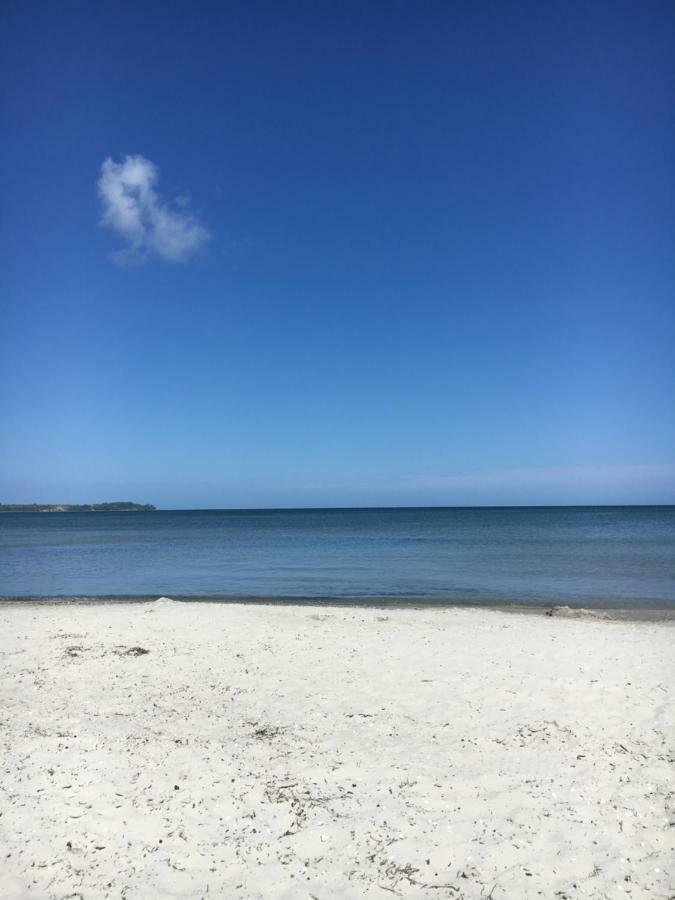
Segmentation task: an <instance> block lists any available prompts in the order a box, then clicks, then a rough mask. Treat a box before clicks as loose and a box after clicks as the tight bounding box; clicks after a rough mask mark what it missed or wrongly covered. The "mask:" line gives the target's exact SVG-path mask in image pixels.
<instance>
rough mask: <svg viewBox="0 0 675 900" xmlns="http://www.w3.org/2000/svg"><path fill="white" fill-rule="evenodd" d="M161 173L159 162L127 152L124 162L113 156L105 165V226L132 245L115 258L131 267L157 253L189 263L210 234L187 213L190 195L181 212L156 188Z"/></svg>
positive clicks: (102, 185) (184, 199)
mask: <svg viewBox="0 0 675 900" xmlns="http://www.w3.org/2000/svg"><path fill="white" fill-rule="evenodd" d="M158 177H159V172H158V169H157V166H155V164H154V163H153V162H151V161H150V160H149V159H145V157H143V156H126V157H125V158H124V161H123V162H120V163H116V162H114V161H113V160H112V159H110V158H108V159H106V160H105V162H104V163H103V165H102V166H101V177H100V178H99V181H98V193H99V197H100V198H101V202H102V203H103V217H102V219H101V224H102V225H105V226H106V227H108V228H111V229H112V230H113V231H116V232H117V234H119V235H120V236H121V237H122V238H124V240H125V241H126V244H127V246H126V247H125V248H124V249H123V250H120V251H118V252H117V253H116V254H115V255H114V257H113V258H114V259H115V261H116V262H119V263H122V264H125V265H128V264H131V263H134V262H142V261H143V260H144V259H146V258H147V257H148V256H152V255H155V256H159V257H161V258H162V259H166V260H168V261H169V262H184V261H185V260H186V259H188V258H189V257H190V256H192V255H193V254H194V253H195V252H196V251H197V250H199V249H200V247H202V246H203V245H204V244H205V243H206V241H208V240H209V238H210V237H211V235H210V234H209V232H208V231H207V229H206V228H204V226H203V225H202V224H201V223H200V222H199V221H198V220H197V219H196V218H194V216H191V215H190V214H189V213H187V212H185V211H184V210H185V207H186V206H187V205H188V203H189V196H188V195H181V201H180V202H179V203H178V205H179V206H180V208H181V209H180V211H178V210H177V209H173V208H172V207H171V206H170V205H169V204H168V203H167V202H166V201H165V200H164V199H163V198H162V197H161V195H160V194H159V193H158V192H157V190H156V189H155V185H156V183H157V181H158Z"/></svg>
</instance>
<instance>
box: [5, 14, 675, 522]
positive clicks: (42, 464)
mask: <svg viewBox="0 0 675 900" xmlns="http://www.w3.org/2000/svg"><path fill="white" fill-rule="evenodd" d="M674 86H675V6H673V4H672V3H669V2H653V0H640V2H634V3H624V2H620V0H619V2H607V3H600V2H583V3H582V2H574V0H571V2H564V3H563V2H551V3H541V2H540V0H537V2H528V0H523V2H519V3H513V4H511V3H498V2H480V0H478V2H442V3H436V2H422V3H410V2H408V3H399V2H371V3H367V4H363V3H351V2H344V3H340V4H335V3H328V2H311V3H309V2H306V3H303V2H291V3H288V4H279V3H272V2H270V3H263V2H255V0H246V2H232V3H228V2H217V3H210V2H199V0H197V2H190V3H187V2H185V3H180V2H175V3H166V2H162V3H159V2H145V0H134V2H133V3H129V2H124V0H122V2H116V3H114V4H113V3H109V2H101V3H90V2H72V0H70V2H69V0H64V2H58V3H56V2H33V0H21V2H18V0H7V2H5V3H4V4H3V6H2V12H1V13H0V100H1V115H2V120H3V128H2V134H3V137H2V141H1V142H0V196H1V197H2V203H1V204H0V247H2V253H3V265H2V267H1V270H0V341H1V343H0V347H1V348H2V349H1V351H0V406H1V415H0V502H6V503H10V502H39V503H49V502H70V503H86V502H98V501H106V500H135V501H138V502H144V503H145V502H149V503H155V504H156V505H157V506H160V507H165V508H195V507H215V508H222V507H237V508H239V507H275V506H279V507H284V506H379V505H381V506H395V505H473V504H477V505H486V504H487V505H493V504H494V505H499V504H507V505H512V504H515V505H520V504H522V505H528V504H549V503H550V504H558V503H560V504H566V503H572V504H577V503H675V112H674V110H675V107H674V106H673V94H674V90H675V87H674Z"/></svg>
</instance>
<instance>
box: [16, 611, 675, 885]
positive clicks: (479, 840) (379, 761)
mask: <svg viewBox="0 0 675 900" xmlns="http://www.w3.org/2000/svg"><path fill="white" fill-rule="evenodd" d="M674 637H675V630H674V625H673V622H672V621H658V622H657V621H654V622H649V621H613V620H611V619H607V620H606V619H604V618H602V617H597V616H596V617H593V616H591V617H588V618H586V617H582V618H576V617H569V618H568V617H564V616H551V617H549V616H545V615H543V614H535V613H531V614H523V615H515V614H511V613H508V612H498V611H494V610H485V609H471V608H448V607H443V608H431V607H425V608H372V607H348V606H347V607H338V606H326V605H316V606H312V605H298V606H292V605H288V606H283V605H276V606H275V605H254V604H248V605H247V604H224V603H184V602H175V601H171V600H160V601H155V602H146V603H102V602H97V603H89V604H83V603H66V602H59V603H49V604H40V603H28V602H18V601H17V602H14V603H6V604H3V605H1V606H0V664H1V673H2V677H1V679H0V719H1V727H0V757H1V761H2V762H1V773H2V774H1V778H0V789H1V810H0V812H1V814H0V853H1V858H2V865H1V866H0V897H2V898H12V900H20V898H34V900H36V898H37V900H40V898H45V900H47V898H49V900H52V898H54V900H56V898H58V900H65V898H84V900H92V898H108V897H109V898H119V897H122V898H125V900H134V898H139V900H141V898H158V897H175V898H208V897H225V898H289V900H290V898H313V900H328V898H360V897H368V898H391V897H392V896H399V897H409V898H431V897H434V898H492V900H500V898H509V900H510V898H529V897H533V898H534V897H543V898H553V897H559V898H576V897H591V898H596V897H597V898H608V897H609V898H615V897H617V898H618V897H626V896H629V897H631V898H643V897H645V898H646V897H649V898H652V897H653V898H668V897H672V896H673V895H675V878H674V877H673V872H672V869H671V870H670V871H669V867H670V866H671V863H672V860H673V851H674V850H675V840H674V838H675V827H674V826H675V793H674V791H673V765H672V764H673V737H674V734H673V715H672V705H671V702H672V699H671V685H672V681H673V674H674V669H675V666H674V663H673V646H674V643H675V642H674Z"/></svg>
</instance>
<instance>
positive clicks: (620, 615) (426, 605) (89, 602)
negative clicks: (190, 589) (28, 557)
mask: <svg viewBox="0 0 675 900" xmlns="http://www.w3.org/2000/svg"><path fill="white" fill-rule="evenodd" d="M158 599H160V598H159V597H158V595H157V594H151V595H131V596H126V595H119V594H110V595H102V596H66V595H59V594H55V595H52V596H35V595H33V596H0V607H3V606H16V605H21V604H24V605H26V606H58V605H66V606H68V605H79V606H101V605H107V604H129V605H136V604H148V603H153V602H156V601H157V600H158ZM167 599H170V600H171V601H173V602H175V603H180V604H200V605H204V604H212V605H216V606H250V607H270V606H271V607H297V608H300V609H307V608H318V609H363V610H367V609H374V610H377V609H382V610H397V609H400V610H418V611H420V612H421V611H424V610H427V611H429V610H434V609H437V610H452V609H458V610H462V609H467V610H485V611H487V612H502V613H510V614H518V615H532V616H555V617H560V618H565V617H566V618H575V619H584V618H586V619H594V620H596V621H598V620H605V621H632V622H666V623H667V622H675V605H670V606H666V605H663V604H661V605H652V606H640V605H638V606H601V605H592V604H588V605H580V604H576V603H574V602H573V601H572V602H570V601H568V602H567V603H565V604H551V603H548V602H547V603H543V602H542V603H519V602H517V601H514V602H513V603H481V602H479V601H475V602H472V601H461V602H458V601H456V600H424V599H420V598H418V597H414V598H413V597H410V598H408V597H401V598H392V597H354V598H351V597H350V598H344V597H275V596H260V597H250V596H229V595H220V596H191V595H180V594H174V595H171V596H170V597H167Z"/></svg>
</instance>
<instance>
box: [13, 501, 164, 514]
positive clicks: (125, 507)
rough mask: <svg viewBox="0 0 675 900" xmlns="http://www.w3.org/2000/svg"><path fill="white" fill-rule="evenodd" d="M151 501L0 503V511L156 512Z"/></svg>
mask: <svg viewBox="0 0 675 900" xmlns="http://www.w3.org/2000/svg"><path fill="white" fill-rule="evenodd" d="M156 511H157V507H156V506H153V505H152V503H131V502H128V501H126V500H121V501H118V502H114V503H0V513H31V512H47V513H55V512H156Z"/></svg>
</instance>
